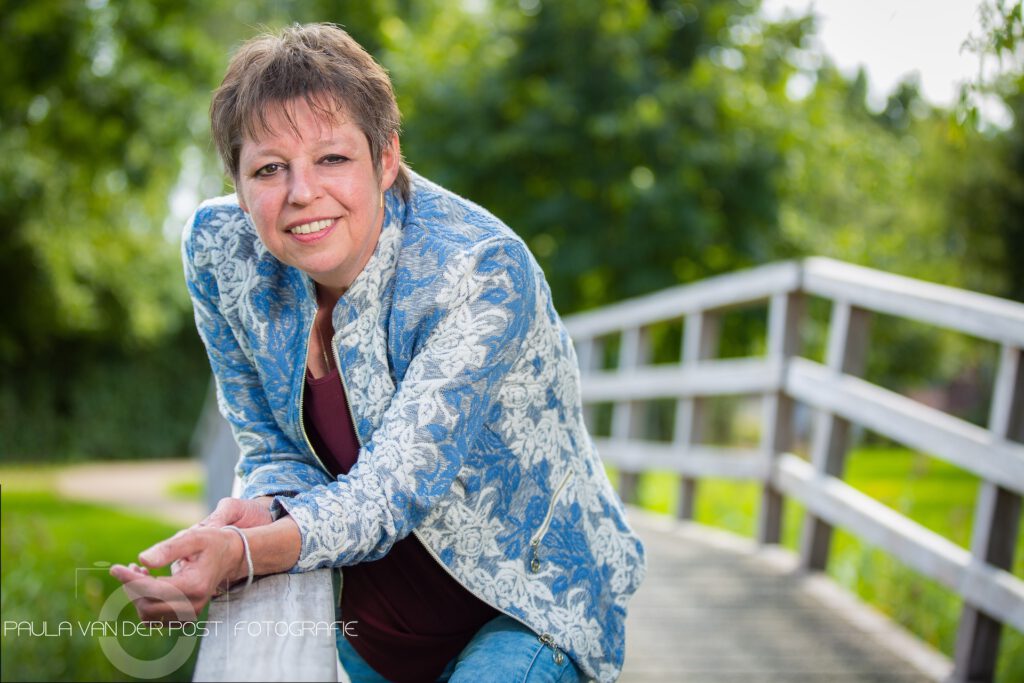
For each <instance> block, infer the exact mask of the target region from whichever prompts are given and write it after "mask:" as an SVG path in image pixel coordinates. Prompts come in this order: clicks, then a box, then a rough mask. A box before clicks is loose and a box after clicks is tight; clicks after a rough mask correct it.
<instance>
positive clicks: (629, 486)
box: [612, 327, 651, 503]
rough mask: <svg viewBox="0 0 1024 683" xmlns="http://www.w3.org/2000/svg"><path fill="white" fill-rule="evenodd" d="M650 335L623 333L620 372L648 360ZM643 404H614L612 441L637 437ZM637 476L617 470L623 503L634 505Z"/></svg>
mask: <svg viewBox="0 0 1024 683" xmlns="http://www.w3.org/2000/svg"><path fill="white" fill-rule="evenodd" d="M650 353H651V349H650V336H649V335H648V334H647V331H646V330H641V329H640V328H637V327H633V328H629V329H625V330H623V331H622V341H621V346H620V347H619V368H618V369H619V372H620V373H628V372H630V371H631V370H635V369H636V368H638V367H640V366H641V365H644V364H646V363H647V362H648V360H649V359H650ZM643 409H644V404H643V402H641V401H616V402H615V408H614V412H613V413H612V438H613V439H621V440H623V441H626V440H628V439H630V438H631V437H634V436H639V433H640V430H641V428H642V427H643V419H644V410H643ZM638 484H639V477H638V473H637V472H627V471H625V470H623V469H620V470H619V496H620V497H621V498H622V501H623V502H625V503H635V502H636V499H637V486H638Z"/></svg>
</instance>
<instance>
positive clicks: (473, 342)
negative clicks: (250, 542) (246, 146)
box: [182, 174, 645, 681]
mask: <svg viewBox="0 0 1024 683" xmlns="http://www.w3.org/2000/svg"><path fill="white" fill-rule="evenodd" d="M412 179H413V183H412V193H411V199H410V201H409V202H408V203H406V202H404V201H403V200H402V199H401V198H400V197H399V196H398V195H397V194H396V193H395V192H394V191H389V192H388V193H387V208H386V215H385V221H384V228H383V230H382V232H381V236H380V241H379V243H378V245H377V247H376V250H375V252H374V254H373V256H372V257H371V260H370V261H369V263H368V264H367V266H366V268H365V269H364V270H363V272H362V273H361V274H360V275H359V276H358V277H357V278H356V280H355V281H354V282H353V283H352V286H351V287H350V288H349V289H348V291H347V292H346V293H345V295H344V296H342V297H341V299H340V301H339V302H338V304H337V306H336V308H335V309H334V314H333V321H334V328H335V330H336V334H335V336H334V339H333V340H332V346H333V347H334V348H333V350H334V352H335V354H336V360H337V364H338V367H339V368H340V369H341V374H342V378H343V382H344V385H345V390H346V394H347V397H348V401H349V404H350V406H351V409H352V413H353V422H354V424H355V426H356V432H357V435H358V437H359V441H360V443H361V445H362V450H361V452H360V454H359V460H358V462H357V463H356V465H355V466H354V467H353V468H352V470H351V471H350V472H349V473H348V475H345V476H340V477H338V478H337V479H334V478H332V477H331V476H330V475H329V474H328V473H327V471H326V470H325V468H324V467H323V465H322V464H321V463H320V462H319V460H318V459H317V457H316V455H315V454H314V452H313V449H312V447H311V446H310V444H309V441H308V439H307V438H306V435H305V432H304V430H303V424H302V399H303V387H304V371H305V364H306V352H307V348H308V347H307V344H308V339H309V336H310V332H311V330H312V324H313V318H314V314H315V312H316V297H315V294H314V288H313V284H312V281H311V280H310V279H309V277H307V276H306V275H304V274H303V273H302V272H300V271H298V270H296V269H295V268H292V267H289V266H285V265H284V264H282V263H281V262H280V261H278V260H277V259H275V258H274V257H273V256H272V255H271V254H270V253H269V252H268V251H267V250H266V249H265V248H264V247H263V245H262V243H261V242H260V240H259V238H258V237H257V235H256V232H255V229H254V227H253V225H252V223H251V222H250V220H249V218H248V216H247V215H246V214H245V213H243V212H242V211H241V209H240V208H239V206H238V203H237V201H236V199H235V198H234V197H233V196H231V197H223V198H220V199H215V200H211V201H208V202H205V203H204V204H202V206H200V208H199V209H198V210H197V211H196V213H195V215H194V216H193V217H192V220H191V221H190V222H189V224H188V225H187V226H186V228H185V232H184V240H183V245H182V251H183V256H184V262H185V274H186V281H187V284H188V288H189V291H190V293H191V295H192V300H193V305H194V307H195V317H196V323H197V326H198V328H199V332H200V335H201V336H202V338H203V341H204V342H205V344H206V348H207V352H208V354H209V358H210V363H211V366H212V368H213V372H214V375H215V377H216V380H217V386H218V399H219V404H220V410H221V412H222V413H223V414H224V416H225V417H226V418H227V420H228V422H229V423H230V424H231V426H232V429H233V430H234V434H235V438H236V440H237V441H238V444H239V446H240V448H241V452H242V457H241V459H240V461H239V466H238V472H239V474H240V475H241V477H242V480H243V483H244V490H243V494H242V495H243V497H256V496H261V495H268V494H277V495H278V497H277V498H276V500H275V502H274V510H275V512H276V513H277V514H283V513H284V511H285V510H286V511H287V513H288V514H290V515H291V516H292V518H293V519H294V520H295V522H296V523H297V524H298V527H299V530H300V532H301V534H302V551H301V555H300V558H299V561H298V563H297V564H296V565H295V568H294V569H293V571H307V570H311V569H315V568H319V567H331V566H333V567H339V566H344V565H351V564H356V563H359V562H364V561H367V560H373V559H376V558H380V557H382V556H383V555H385V554H386V553H387V552H388V550H389V549H390V548H391V546H392V545H393V544H394V543H395V542H396V541H398V540H399V539H401V538H403V537H405V536H406V535H408V534H410V533H415V534H416V535H417V536H418V538H419V540H420V541H421V542H422V544H423V545H424V546H425V547H426V548H427V550H428V551H429V552H430V553H431V554H432V555H433V556H434V557H435V558H436V559H437V560H438V561H439V562H440V563H441V564H442V565H443V566H444V567H445V569H447V571H448V572H449V573H450V574H451V575H452V576H453V577H454V578H455V579H456V580H458V581H459V582H460V583H462V584H463V585H464V586H465V587H466V588H468V589H469V590H471V591H472V592H473V593H474V594H475V595H476V596H477V597H479V598H480V599H481V600H483V601H484V602H486V603H488V604H490V605H492V606H493V607H495V608H497V609H498V610H500V611H502V612H504V613H505V614H508V615H510V616H512V617H514V618H516V619H518V620H519V621H521V622H522V623H524V624H526V625H527V626H529V627H530V628H531V629H532V630H533V631H535V632H536V633H538V634H542V636H544V637H547V638H549V639H550V642H552V643H553V644H554V645H555V646H557V647H558V648H560V649H562V650H565V651H566V652H568V653H569V655H570V656H572V658H573V660H574V661H575V662H576V663H577V664H578V665H579V667H580V668H581V669H582V670H583V671H584V672H585V673H586V674H587V675H589V676H592V677H594V678H597V679H599V680H601V681H611V680H614V679H615V678H616V677H617V676H618V674H619V671H620V670H621V667H622V659H623V645H624V629H623V621H624V618H625V615H626V602H627V600H628V599H629V597H630V596H631V595H632V594H633V592H634V591H635V590H636V588H637V585H638V584H639V583H640V581H641V579H642V577H643V575H644V571H645V561H644V551H643V547H642V545H641V543H640V540H639V539H638V538H637V536H636V535H635V534H634V533H633V531H632V530H631V529H630V528H629V526H628V525H627V523H626V520H625V517H624V513H623V508H622V505H621V503H620V501H619V499H618V498H617V496H616V494H615V492H614V491H613V489H612V487H611V485H610V484H609V482H608V479H607V477H606V476H605V473H604V469H603V468H602V466H601V462H600V460H599V459H598V456H597V453H596V452H595V450H594V447H593V444H592V442H591V440H590V437H589V435H588V433H587V430H586V428H585V426H584V424H583V415H582V411H581V404H580V387H579V372H578V368H577V360H576V354H575V352H574V350H573V346H572V343H571V341H570V339H569V337H568V335H567V333H566V331H565V329H564V327H563V326H562V324H561V321H560V320H559V318H558V315H557V314H556V313H555V310H554V308H553V307H552V303H551V296H550V291H549V289H548V286H547V283H546V282H545V280H544V276H543V273H542V271H541V269H540V267H539V266H538V265H537V263H536V262H535V261H534V259H533V257H532V256H531V255H530V253H529V251H528V250H527V248H526V246H525V245H524V243H523V241H522V240H521V239H520V238H519V237H517V236H516V235H515V234H514V233H513V232H512V231H511V230H509V229H508V228H507V227H506V226H505V225H503V224H502V223H501V222H500V221H499V220H498V219H496V218H495V217H494V216H492V215H491V214H490V213H488V212H487V211H485V210H484V209H482V208H480V207H479V206H476V205H475V204H473V203H471V202H468V201H466V200H465V199H462V198H460V197H458V196H456V195H454V194H452V193H450V192H448V191H446V190H444V189H443V188H441V187H438V186H437V185H435V184H433V183H431V182H429V181H427V180H425V179H424V178H422V177H420V176H417V175H415V174H413V175H412Z"/></svg>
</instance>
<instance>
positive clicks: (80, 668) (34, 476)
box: [0, 468, 198, 681]
mask: <svg viewBox="0 0 1024 683" xmlns="http://www.w3.org/2000/svg"><path fill="white" fill-rule="evenodd" d="M50 488H52V480H51V478H50V476H49V474H48V471H47V470H43V471H40V470H39V469H38V468H31V469H25V470H10V469H3V470H0V538H2V543H0V582H2V584H3V591H2V593H0V612H2V614H3V619H4V622H5V623H7V622H11V621H14V622H18V621H29V622H32V623H33V624H34V628H35V629H36V633H42V629H43V628H44V623H45V624H47V625H48V629H49V632H50V633H57V631H58V626H59V624H60V622H62V621H63V622H70V623H71V624H72V627H73V629H72V631H73V632H72V634H70V635H66V634H61V635H55V636H52V637H43V636H40V637H33V636H31V635H28V634H27V633H24V632H23V633H20V634H19V633H16V632H13V631H12V632H11V633H7V634H5V636H4V638H3V641H2V644H0V648H2V656H0V678H2V679H3V680H5V681H118V680H139V679H133V678H131V677H129V676H126V675H125V674H124V673H122V672H120V671H118V670H117V669H116V668H114V666H113V665H111V663H110V662H109V661H108V659H107V657H106V655H105V654H104V653H103V651H102V650H101V649H100V645H99V640H98V637H97V636H96V635H89V633H88V629H89V625H90V624H92V623H95V622H97V621H98V620H99V618H100V616H99V615H100V610H101V608H102V606H103V604H104V602H105V600H106V599H107V598H108V596H110V595H111V593H112V592H113V591H114V589H115V588H116V587H117V586H118V585H119V584H118V582H117V581H116V580H115V579H114V578H113V577H111V576H109V574H108V572H107V570H106V569H105V568H104V567H105V566H108V565H109V563H111V562H130V561H132V560H133V559H134V558H135V555H136V553H138V552H139V550H141V549H143V548H145V547H147V546H148V545H151V544H153V543H155V542H157V541H159V540H162V539H164V538H167V537H168V536H170V535H171V534H173V533H174V531H175V529H173V528H171V527H168V526H166V525H164V524H162V523H159V522H153V521H152V520H147V519H141V518H138V517H133V516H130V515H125V514H121V513H118V512H114V511H112V510H109V509H106V508H102V507H98V506H94V505H84V504H79V503H70V502H67V501H63V500H60V499H58V498H56V497H55V496H54V495H53V494H52V493H49V492H48V489H50ZM97 563H106V564H105V565H103V566H100V565H98V564H97ZM76 570H77V571H76ZM118 620H119V621H122V620H123V621H131V622H135V621H136V620H137V617H136V616H135V615H134V609H133V608H131V607H129V608H127V609H126V610H124V611H123V612H122V614H121V615H120V616H119V617H118ZM82 624H84V625H85V627H84V628H85V629H86V634H84V635H83V634H82V633H81V632H80V630H79V629H80V625H82ZM118 642H119V644H120V645H121V646H122V647H123V648H124V649H125V651H127V652H128V653H129V654H130V655H132V656H134V657H137V658H139V659H143V660H153V659H156V658H158V657H160V656H162V655H164V654H166V653H167V652H169V651H170V649H171V647H172V645H173V642H174V639H173V638H170V637H166V636H163V637H161V636H156V635H148V636H138V635H135V636H130V637H121V638H119V639H118ZM197 651H198V648H197V649H196V651H194V652H193V653H192V656H191V657H190V659H189V661H188V662H187V663H186V664H185V665H184V666H182V667H181V668H180V669H179V670H178V671H176V672H174V673H172V674H170V675H168V676H165V677H163V678H161V679H158V680H168V681H189V680H191V677H192V676H191V673H192V669H193V667H194V664H195V656H196V652H197Z"/></svg>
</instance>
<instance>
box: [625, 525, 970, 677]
mask: <svg viewBox="0 0 1024 683" xmlns="http://www.w3.org/2000/svg"><path fill="white" fill-rule="evenodd" d="M632 518H633V520H634V523H635V525H636V528H637V530H638V531H639V532H640V534H641V535H642V536H643V538H644V540H645V542H646V545H647V552H648V575H647V579H646V581H645V582H644V584H643V585H642V586H641V588H640V590H639V591H638V592H637V594H636V596H635V598H634V599H633V601H632V602H631V603H630V613H629V618H628V621H627V631H626V634H627V635H626V664H625V669H624V671H623V675H622V678H621V679H620V680H621V681H623V683H640V682H654V681H709V682H712V683H719V682H725V681H730V682H732V681H735V682H737V683H739V682H740V681H742V682H743V683H751V682H755V681H757V682H761V681H780V682H781V681H785V682H787V683H788V682H791V681H793V682H796V681H807V682H809V681H844V682H849V681H872V682H883V681H901V682H907V681H933V680H941V679H942V678H944V677H945V676H946V675H948V674H949V672H950V671H951V668H952V665H951V663H950V662H949V660H948V659H947V658H945V657H943V656H942V655H940V654H939V653H937V652H935V651H934V650H932V649H930V648H928V647H927V646H925V645H924V644H923V643H921V642H920V641H918V640H917V639H916V638H914V637H913V636H910V635H909V634H907V633H906V632H905V631H903V630H902V629H900V628H898V627H897V626H896V625H895V624H893V623H892V622H890V621H889V620H887V619H886V618H885V617H882V616H881V615H880V614H878V613H877V612H875V611H874V610H871V609H869V608H867V607H865V606H864V605H862V604H861V603H859V602H858V601H856V600H855V599H853V598H852V597H850V596H849V595H847V594H846V593H845V592H843V591H842V590H840V589H839V588H837V587H835V586H834V585H833V584H832V582H831V581H830V580H829V579H827V578H824V577H808V576H804V575H801V574H799V573H797V572H796V571H795V560H794V559H793V558H792V557H791V556H790V555H789V554H788V553H785V552H783V551H760V552H759V551H758V550H757V548H756V546H755V545H754V544H753V543H752V542H749V541H746V540H744V539H740V538H739V537H736V536H733V535H731V534H727V533H724V532H717V531H714V530H711V529H709V528H707V527H703V526H701V525H696V524H687V523H680V522H674V521H671V520H666V519H662V518H658V517H654V516H651V515H646V514H643V513H640V512H637V511H633V517H632Z"/></svg>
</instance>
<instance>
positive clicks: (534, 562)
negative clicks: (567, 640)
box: [530, 538, 550, 637]
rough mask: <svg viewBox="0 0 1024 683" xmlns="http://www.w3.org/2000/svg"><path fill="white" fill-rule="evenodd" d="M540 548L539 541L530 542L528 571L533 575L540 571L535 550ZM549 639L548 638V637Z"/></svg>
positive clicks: (538, 559)
mask: <svg viewBox="0 0 1024 683" xmlns="http://www.w3.org/2000/svg"><path fill="white" fill-rule="evenodd" d="M539 546H540V539H539V538H538V539H534V540H533V541H530V553H531V555H532V559H531V560H530V571H532V572H533V573H534V574H536V573H537V572H539V571H540V558H538V557H537V548H538V547H539ZM549 637H550V636H549Z"/></svg>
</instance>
